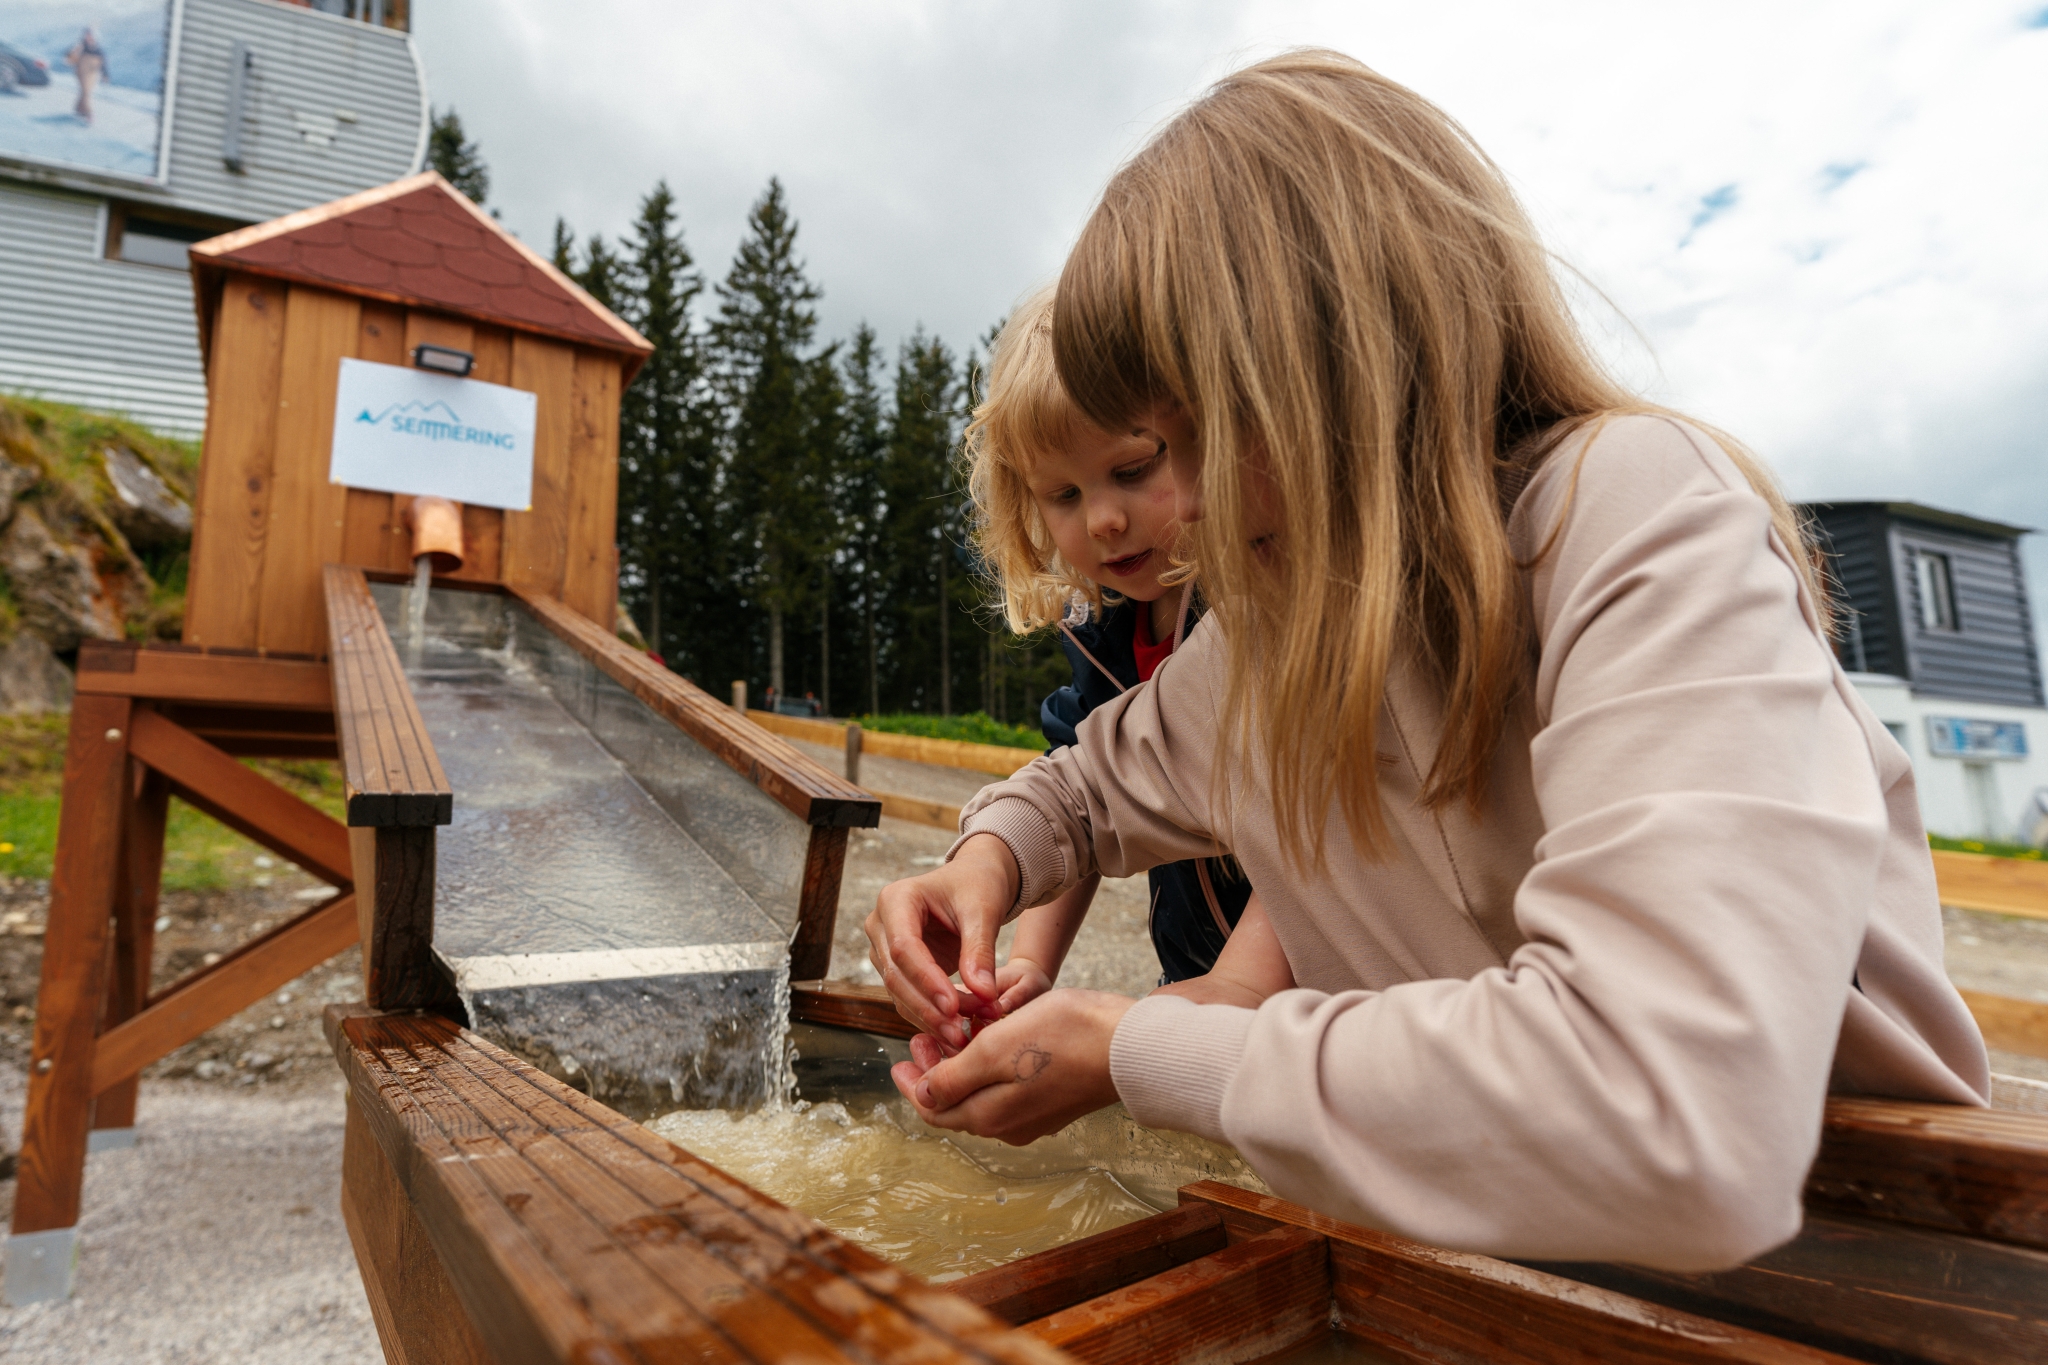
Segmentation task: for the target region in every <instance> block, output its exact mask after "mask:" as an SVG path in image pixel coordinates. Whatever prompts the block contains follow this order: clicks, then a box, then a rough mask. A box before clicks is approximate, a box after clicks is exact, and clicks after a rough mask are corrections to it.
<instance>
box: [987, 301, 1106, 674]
mask: <svg viewBox="0 0 2048 1365" xmlns="http://www.w3.org/2000/svg"><path fill="white" fill-rule="evenodd" d="M1052 300H1053V291H1052V290H1051V289H1050V288H1047V289H1041V290H1039V291H1038V292H1037V293H1035V294H1033V295H1031V296H1030V297H1029V298H1027V299H1026V300H1025V301H1024V302H1023V303H1022V304H1020V305H1019V306H1018V308H1017V311H1016V312H1014V313H1012V314H1011V315H1010V319H1009V321H1008V322H1006V323H1004V324H1003V330H1002V332H1001V334H999V335H998V336H997V337H996V343H995V347H994V349H993V351H992V353H991V354H990V356H989V370H988V395H987V397H985V398H984V399H983V400H982V402H981V405H980V406H979V407H977V408H975V410H974V417H973V420H971V421H970V422H968V424H967V436H966V440H965V442H964V443H963V446H962V449H963V450H964V452H965V458H966V464H967V490H968V494H969V496H970V497H971V498H972V499H973V501H974V542H975V546H976V548H978V549H979V550H980V551H981V558H982V562H983V564H985V565H986V566H987V568H988V572H989V575H990V577H991V578H992V579H993V586H994V588H995V590H996V596H997V597H998V598H999V599H1000V601H1001V604H1002V612H1003V619H1004V620H1005V621H1006V622H1007V623H1008V624H1009V627H1010V629H1011V630H1013V631H1016V632H1017V633H1018V634H1020V635H1021V634H1026V633H1029V632H1030V631H1034V630H1040V629H1043V628H1044V627H1046V626H1049V625H1052V624H1053V623H1054V622H1055V621H1058V620H1060V619H1061V618H1062V617H1064V616H1066V615H1068V613H1069V612H1070V611H1072V610H1073V607H1074V603H1075V599H1077V598H1078V599H1080V600H1081V601H1082V602H1085V603H1086V604H1087V607H1088V608H1089V609H1091V610H1093V609H1098V608H1100V607H1101V605H1102V588H1101V586H1100V585H1099V584H1097V583H1095V582H1094V581H1093V580H1091V579H1089V578H1086V577H1084V576H1083V575H1082V574H1081V573H1080V572H1078V571H1077V570H1076V569H1075V568H1074V567H1073V566H1072V565H1071V564H1069V563H1067V561H1066V560H1065V559H1064V558H1063V557H1061V555H1060V552H1059V547H1058V546H1056V545H1055V544H1054V543H1053V539H1052V531H1051V529H1050V528H1049V527H1047V526H1046V524H1045V517H1044V516H1043V515H1042V514H1041V513H1040V512H1039V509H1038V500H1037V499H1036V498H1034V497H1033V496H1032V494H1031V485H1030V483H1029V478H1030V471H1031V465H1032V462H1033V461H1034V460H1035V459H1036V458H1037V457H1038V456H1040V455H1042V454H1044V453H1045V452H1047V451H1051V450H1057V449H1059V448H1061V447H1063V446H1065V445H1066V444H1067V443H1068V442H1069V441H1070V440H1072V439H1073V435H1074V432H1075V429H1076V428H1077V427H1079V426H1082V425H1084V424H1087V422H1088V419H1087V418H1086V417H1083V416H1082V415H1081V411H1080V409H1079V408H1077V407H1075V406H1074V400H1073V399H1072V398H1070V397H1068V396H1067V390H1066V386H1065V385H1063V384H1061V383H1060V376H1059V371H1058V370H1057V369H1056V368H1055V367H1054V365H1053V358H1052Z"/></svg>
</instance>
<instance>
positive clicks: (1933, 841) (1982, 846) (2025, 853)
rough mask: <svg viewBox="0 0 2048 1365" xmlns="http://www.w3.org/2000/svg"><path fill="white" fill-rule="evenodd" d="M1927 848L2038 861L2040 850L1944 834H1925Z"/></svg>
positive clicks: (1994, 840) (1945, 851)
mask: <svg viewBox="0 0 2048 1365" xmlns="http://www.w3.org/2000/svg"><path fill="white" fill-rule="evenodd" d="M1927 845H1928V847H1929V848H1938V849H1940V850H1942V851H1943V852H1944V853H1988V854H1990V855H1991V856H1992V857H1994V858H2024V859H2025V860H2027V861H2028V862H2035V863H2038V862H2040V861H2041V859H2042V854H2041V850H2040V849H2038V848H2035V847H2033V846H2032V845H2030V844H2008V843H2004V842H2002V841H2000V840H1997V839H1951V838H1948V837H1947V836H1946V835H1941V834H1930V835H1928V836H1927Z"/></svg>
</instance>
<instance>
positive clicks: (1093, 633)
mask: <svg viewBox="0 0 2048 1365" xmlns="http://www.w3.org/2000/svg"><path fill="white" fill-rule="evenodd" d="M1140 610H1141V604H1139V603H1135V602H1130V601H1123V602H1119V603H1117V604H1116V605H1115V606H1112V607H1107V608H1105V609H1104V610H1103V612H1102V614H1101V615H1100V616H1098V617H1097V618H1096V619H1094V620H1092V621H1089V622H1088V623H1087V624H1085V625H1079V626H1075V627H1074V628H1073V631H1074V634H1075V636H1076V637H1077V638H1079V640H1080V641H1081V643H1082V644H1083V645H1085V646H1086V647H1087V649H1088V653H1089V654H1093V655H1094V656H1095V657H1096V658H1097V659H1099V660H1101V661H1102V664H1103V667H1104V668H1107V669H1109V671H1110V672H1111V673H1112V674H1114V675H1115V676H1116V680H1117V682H1120V683H1122V684H1123V685H1124V686H1125V687H1136V686H1137V685H1138V656H1137V653H1136V651H1135V650H1133V649H1132V648H1131V640H1132V637H1133V636H1134V635H1135V633H1136V631H1137V629H1138V612H1139V611H1140ZM1199 610H1200V609H1199V607H1197V612H1199ZM1189 624H1190V626H1192V625H1193V623H1192V622H1190V623H1189ZM1059 641H1060V648H1061V649H1063V650H1065V651H1066V655H1067V661H1068V662H1069V663H1071V664H1073V666H1074V681H1073V682H1072V683H1071V684H1069V685H1068V686H1066V687H1062V688H1060V689H1059V690H1058V691H1056V692H1054V693H1053V694H1052V695H1051V696H1049V697H1047V698H1046V699H1045V702H1044V704H1043V705H1041V706H1040V707H1039V708H1038V726H1039V729H1041V730H1043V731H1044V732H1045V739H1046V743H1047V745H1048V747H1049V748H1051V749H1057V748H1059V747H1060V746H1061V745H1063V744H1073V743H1076V742H1077V740H1078V736H1077V735H1076V734H1075V730H1076V728H1077V727H1078V726H1079V725H1080V724H1081V721H1082V720H1083V719H1084V718H1085V717H1086V716H1087V715H1088V713H1089V712H1090V711H1093V710H1094V709H1095V708H1096V707H1098V706H1100V705H1102V704H1103V703H1104V702H1107V701H1113V700H1115V699H1116V697H1117V696H1118V695H1119V693H1118V691H1117V688H1116V684H1115V683H1112V682H1111V681H1110V680H1109V679H1108V678H1106V677H1104V676H1103V675H1102V669H1100V668H1097V667H1096V666H1095V665H1094V664H1092V663H1090V662H1088V658H1087V655H1084V654H1083V653H1081V651H1080V650H1078V649H1076V648H1074V643H1073V641H1072V640H1069V639H1068V638H1067V636H1066V632H1064V631H1062V632H1061V633H1060V636H1059ZM1200 861H1201V862H1204V863H1207V864H1208V868H1209V884H1210V886H1211V887H1213V888H1214V889H1215V892H1216V901H1217V905H1218V907H1219V908H1220V909H1221V910H1222V911H1223V917H1224V918H1225V919H1226V920H1228V921H1229V922H1230V923H1231V925H1232V926H1235V925H1236V924H1237V920H1238V916H1240V915H1242V914H1243V913H1244V907H1245V903H1246V902H1247V901H1249V900H1250V899H1251V896H1252V887H1251V883H1250V882H1248V881H1246V880H1245V876H1244V873H1243V872H1242V871H1240V870H1239V869H1238V866H1237V861H1236V860H1235V859H1232V858H1204V859H1201V860H1200ZM1195 868H1196V862H1195V861H1193V860H1190V861H1188V862H1183V863H1168V864H1166V865H1164V866H1161V867H1155V868H1153V869H1152V871H1151V874H1150V876H1151V882H1152V914H1151V920H1150V928H1151V931H1152V946H1153V948H1154V949H1156V950H1157V951H1158V953H1159V965H1160V967H1161V968H1163V969H1164V971H1163V974H1162V975H1161V976H1160V984H1161V985H1164V984H1165V983H1167V982H1169V981H1185V980H1186V979H1187V978H1189V977H1191V976H1200V975H1202V974H1203V973H1204V972H1206V971H1208V970H1209V969H1210V968H1211V967H1214V966H1215V965H1216V955H1217V954H1218V953H1220V952H1222V951H1223V931H1222V930H1220V929H1218V928H1217V927H1216V917H1215V916H1214V915H1212V914H1210V913H1209V903H1208V901H1207V899H1206V898H1205V897H1204V896H1203V895H1202V883H1201V878H1200V876H1199V874H1198V873H1197V872H1196V870H1195Z"/></svg>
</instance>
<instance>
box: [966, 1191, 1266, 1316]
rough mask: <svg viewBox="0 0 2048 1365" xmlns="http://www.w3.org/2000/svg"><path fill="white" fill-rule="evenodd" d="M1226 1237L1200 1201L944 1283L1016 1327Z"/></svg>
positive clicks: (1219, 1220)
mask: <svg viewBox="0 0 2048 1365" xmlns="http://www.w3.org/2000/svg"><path fill="white" fill-rule="evenodd" d="M1227 1241H1228V1238H1227V1237H1226V1235H1225V1233H1224V1230H1223V1217H1222V1215H1221V1214H1219V1213H1217V1212H1216V1210H1215V1209H1214V1208H1211V1207H1210V1206H1209V1205H1207V1204H1186V1205H1183V1206H1182V1207H1180V1208H1177V1209H1173V1210H1170V1211H1168V1212H1166V1213H1162V1214H1158V1215H1155V1216H1154V1217H1151V1218H1142V1219H1140V1220H1139V1221H1137V1222H1135V1223H1126V1224H1124V1225H1123V1226H1122V1227H1120V1228H1111V1229H1110V1230H1109V1231H1108V1232H1098V1233H1096V1234H1095V1235H1094V1236H1093V1237H1083V1238H1082V1239H1081V1240H1080V1241H1078V1242H1069V1243H1067V1244H1066V1245H1065V1246H1060V1247H1054V1248H1052V1249H1051V1250H1050V1251H1041V1252H1039V1253H1038V1254H1037V1255H1035V1256H1026V1257H1024V1258H1023V1259H1022V1260H1017V1261H1012V1262H1010V1263H1009V1264H1008V1265H999V1266H996V1267H994V1268H993V1269H990V1270H984V1271H982V1272H981V1273H980V1274H978V1275H969V1276H968V1277H967V1278H966V1279H964V1280H955V1281H953V1282H952V1283H951V1284H949V1285H947V1286H946V1288H947V1289H949V1290H951V1291H952V1292H953V1293H955V1294H958V1295H959V1296H960V1297H961V1298H963V1299H965V1300H967V1301H968V1302H969V1303H971V1304H975V1305H977V1306H979V1307H981V1308H983V1309H986V1310H987V1311H988V1312H990V1313H993V1314H995V1315H996V1316H997V1317H999V1318H1001V1319H1002V1320H1003V1321H1004V1322H1007V1323H1011V1324H1014V1325H1020V1326H1021V1325H1022V1324H1024V1323H1027V1322H1030V1321H1031V1320H1033V1319H1034V1318H1042V1317H1044V1316H1046V1315H1047V1314H1048V1313H1056V1312H1058V1311H1059V1310H1060V1309H1062V1308H1071V1307H1073V1306H1074V1305H1075V1304H1077V1303H1084V1302H1086V1301H1087V1300H1089V1299H1093V1298H1097V1297H1099V1296H1100V1295H1103V1294H1107V1293H1109V1292H1110V1291H1111V1290H1115V1289H1122V1288H1124V1287H1126V1286H1127V1285H1132V1284H1136V1283H1137V1282H1138V1281H1139V1280H1143V1279H1146V1278H1148V1277H1150V1276H1153V1275H1158V1274H1161V1273H1163V1272H1165V1271H1168V1270H1171V1269H1173V1268H1174V1267H1175V1266H1179V1265H1186V1264H1187V1263H1188V1262H1189V1261H1194V1260H1199V1259H1200V1258H1202V1257H1204V1256H1207V1255H1208V1254H1209V1253H1211V1252H1213V1251H1221V1250H1223V1247H1224V1245H1225V1243H1226V1242H1227Z"/></svg>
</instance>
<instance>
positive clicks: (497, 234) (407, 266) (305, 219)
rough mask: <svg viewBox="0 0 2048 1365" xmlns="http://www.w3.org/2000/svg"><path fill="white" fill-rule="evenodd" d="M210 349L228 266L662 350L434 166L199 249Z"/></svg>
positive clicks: (607, 344) (567, 336)
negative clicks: (222, 282)
mask: <svg viewBox="0 0 2048 1365" xmlns="http://www.w3.org/2000/svg"><path fill="white" fill-rule="evenodd" d="M192 265H193V284H194V287H195V289H196V290H197V293H198V297H199V314H200V319H199V323H200V326H199V330H200V342H201V345H202V347H203V348H206V347H208V343H210V342H211V340H212V336H211V334H212V331H213V328H212V322H213V317H212V314H213V310H214V306H216V305H217V304H218V301H219V298H220V284H221V275H222V272H224V271H227V270H239V271H246V272H248V273H250V274H255V275H268V276H271V277H272V278H275V279H283V280H294V281H300V282H303V283H306V284H315V285H322V286H325V287H327V288H331V289H334V290H337V291H339V292H341V293H345V294H357V295H362V296H365V297H369V298H375V299H383V300H386V301H388V302H391V303H400V304H406V305H409V306H414V307H426V308H445V309H447V310H448V311H449V312H451V313H460V314H462V315H463V316H465V317H471V318H475V319H477V320H479V321H485V322H495V323H500V324H502V325H504V326H507V327H513V328H517V329H519V330H521V331H527V332H540V333H543V334H545V335H547V336H552V337H559V338H561V339H563V340H566V341H573V342H578V343H580V344H582V345H586V346H601V347H604V348H605V349H607V350H614V351H624V352H627V353H629V357H628V360H627V370H628V373H627V375H626V378H627V380H628V381H630V380H631V378H632V374H631V372H632V371H634V370H638V369H639V368H640V361H641V360H643V359H644V358H645V357H646V356H647V354H648V353H649V352H650V351H652V350H653V349H654V348H653V347H652V346H650V345H649V344H648V342H647V340H646V339H645V338H644V337H642V336H641V335H640V334H639V333H638V332H636V331H634V330H633V329H632V328H631V327H628V326H627V325H626V324H625V323H623V322H621V321H620V320H619V319H618V317H617V315H615V314H614V313H613V312H612V311H611V310H610V309H608V308H606V307H605V306H604V305H603V304H601V303H599V302H598V301H597V300H596V299H593V298H592V297H590V295H588V294H586V293H585V292H584V291H583V290H582V289H581V288H579V287H578V286H577V285H576V284H575V282H574V281H572V280H570V279H568V278H567V277H566V276H564V275H563V274H562V272H561V271H559V270H557V269H555V267H554V266H553V265H551V264H550V263H549V262H547V261H546V260H544V259H542V258H541V257H540V256H538V255H537V254H535V253H534V252H533V251H532V250H530V249H529V248H528V247H527V246H526V245H525V244H523V243H522V242H520V241H519V239H518V238H516V237H514V236H513V235H512V234H511V233H509V232H507V231H505V229H504V228H503V227H501V226H499V224H498V223H497V221H496V220H495V219H493V218H492V217H491V216H490V215H489V214H487V213H485V212H484V211H483V210H482V209H480V208H478V207H477V206H476V205H475V204H473V203H471V202H470V201H469V199H468V198H467V197H466V196H465V195H464V194H462V192H461V191H459V190H457V189H456V188H455V187H454V186H452V185H450V184H449V183H448V182H447V181H446V180H443V179H442V178H441V177H440V176H439V175H437V174H435V173H434V172H432V171H428V172H425V173H424V174H421V175H415V176H411V177H409V178H407V179H404V180H397V181H393V182H392V183H391V184H389V185H382V186H379V187H378V188H376V189H373V190H365V191H364V192H362V193H361V194H354V195H350V196H349V197H348V198H346V199H337V200H335V201H334V202H333V203H331V204H322V205H320V206H319V207H318V208H310V209H305V210H302V211H300V212H298V213H292V214H287V215H285V216H284V217H282V218H277V219H273V220H272V221H270V222H268V223H259V224H257V225H256V226H254V227H248V228H242V229H240V230H239V231H236V232H230V233H227V234H226V235H224V236H220V237H215V238H212V239H210V240H208V241H204V242H200V243H199V244H197V245H196V246H194V247H193V248H192Z"/></svg>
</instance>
